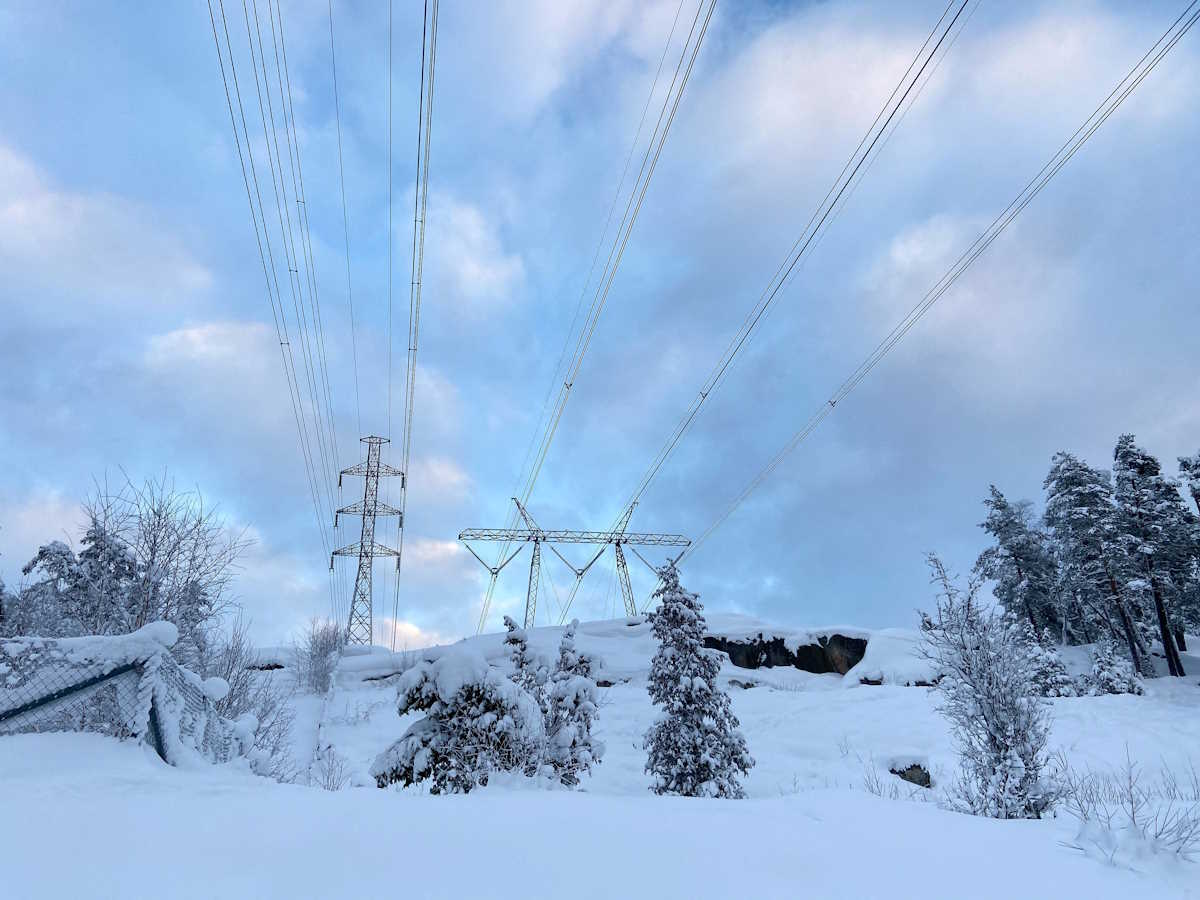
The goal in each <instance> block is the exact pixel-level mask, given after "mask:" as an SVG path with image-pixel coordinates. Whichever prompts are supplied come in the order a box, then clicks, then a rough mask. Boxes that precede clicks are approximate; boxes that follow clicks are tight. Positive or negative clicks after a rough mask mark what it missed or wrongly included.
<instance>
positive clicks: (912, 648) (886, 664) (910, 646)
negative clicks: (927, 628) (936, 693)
mask: <svg viewBox="0 0 1200 900" xmlns="http://www.w3.org/2000/svg"><path fill="white" fill-rule="evenodd" d="M920 642H921V634H920V632H918V631H913V630H912V629H909V628H884V629H881V630H880V631H875V632H872V633H871V637H870V640H868V641H867V652H866V653H864V654H863V658H862V659H861V660H860V661H859V663H858V665H856V666H855V667H854V668H852V669H851V670H850V671H849V672H847V673H846V678H845V681H844V684H845V685H846V686H847V687H853V686H855V685H858V684H861V683H862V682H863V680H864V679H866V680H867V681H879V682H882V683H883V684H899V685H905V684H909V685H915V684H917V683H918V682H922V683H925V684H930V683H931V682H932V681H933V679H934V677H935V674H936V673H934V671H933V667H932V666H931V665H930V663H929V661H928V660H926V659H924V658H922V656H921V655H920V653H919V652H918V649H919V647H920Z"/></svg>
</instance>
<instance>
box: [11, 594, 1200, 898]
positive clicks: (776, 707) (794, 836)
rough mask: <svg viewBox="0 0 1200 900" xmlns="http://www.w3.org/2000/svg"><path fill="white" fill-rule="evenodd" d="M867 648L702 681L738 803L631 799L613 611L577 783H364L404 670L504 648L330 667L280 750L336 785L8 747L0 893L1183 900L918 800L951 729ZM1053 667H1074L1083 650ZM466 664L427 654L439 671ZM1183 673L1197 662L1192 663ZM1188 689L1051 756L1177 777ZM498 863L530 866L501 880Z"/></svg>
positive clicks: (1053, 843) (898, 643) (1194, 711)
mask: <svg viewBox="0 0 1200 900" xmlns="http://www.w3.org/2000/svg"><path fill="white" fill-rule="evenodd" d="M710 618H711V619H713V620H717V621H718V622H719V623H720V624H721V625H722V626H724V625H726V624H727V622H728V620H725V621H724V622H722V621H721V620H722V619H724V617H720V616H712V617H710ZM562 630H563V629H561V628H543V629H531V630H530V631H529V632H528V637H529V644H530V647H531V649H533V650H534V651H536V652H538V653H541V654H544V655H545V656H547V657H548V658H553V655H554V653H555V652H556V650H557V647H558V644H559V641H560V639H561V636H562ZM821 630H822V629H814V631H821ZM770 631H771V632H772V633H776V634H778V633H781V631H787V632H788V633H791V634H794V635H798V634H801V633H804V632H805V630H804V629H784V630H781V629H770ZM838 631H839V633H844V632H842V631H841V630H840V629H838ZM859 631H861V629H860V630H859ZM869 634H870V636H871V637H870V639H871V640H872V641H875V642H877V643H876V648H875V655H872V647H871V644H870V643H868V656H867V658H864V660H863V662H862V663H860V668H861V667H867V668H869V669H870V670H871V671H872V672H878V673H881V674H883V675H884V676H885V678H884V681H885V683H884V684H883V685H881V686H872V685H862V684H859V682H858V678H857V677H856V674H857V673H856V671H852V672H851V673H849V674H848V675H847V676H845V677H844V678H843V677H841V676H838V675H832V674H830V675H813V674H810V673H807V672H802V671H799V670H796V669H791V668H775V669H756V670H747V669H740V668H737V667H735V666H733V665H731V664H730V663H729V662H728V660H727V659H723V660H722V665H721V670H720V673H719V675H718V684H719V685H720V686H721V687H722V688H724V689H726V690H728V691H729V693H730V695H731V698H732V702H733V707H734V712H735V713H736V714H737V716H738V718H739V719H740V720H741V727H742V731H743V732H744V734H745V735H746V740H747V744H748V746H749V749H750V752H751V754H752V755H753V756H754V757H755V759H756V760H757V765H756V766H755V768H754V769H753V770H752V771H751V773H750V775H749V776H748V777H747V778H746V779H745V788H746V793H747V795H748V797H749V799H747V800H742V801H721V800H701V799H681V798H672V797H655V796H653V795H652V794H651V793H650V792H649V790H648V785H649V783H650V779H649V776H648V775H646V774H645V772H644V771H643V766H644V764H645V752H644V751H643V750H642V749H641V740H642V735H643V733H644V732H645V730H646V728H647V727H648V725H649V724H650V723H651V722H652V721H653V719H654V716H655V710H654V708H653V707H652V706H651V704H650V701H649V697H648V696H647V694H646V675H647V670H648V667H649V661H650V658H651V656H652V655H653V652H654V649H655V642H654V640H653V638H652V636H651V635H650V633H649V626H648V625H646V624H645V623H640V622H637V621H634V622H632V624H630V623H629V622H627V621H626V620H623V619H622V620H615V621H606V622H588V623H583V624H581V625H580V627H579V630H578V633H577V638H576V644H577V647H578V649H579V650H580V651H581V652H584V653H588V654H592V655H593V656H595V657H598V664H597V669H596V677H597V680H605V681H611V682H612V683H613V686H612V687H611V688H608V689H601V691H600V709H599V712H598V714H597V719H596V722H595V726H594V733H595V734H596V736H597V737H598V738H600V739H601V740H603V741H604V743H605V744H606V746H607V752H606V753H605V755H604V758H603V761H602V762H601V763H600V764H599V765H598V766H596V767H595V769H594V772H593V775H592V776H591V777H587V778H585V779H584V780H583V783H582V785H581V789H580V790H577V791H566V790H544V789H539V788H536V787H534V786H533V785H532V784H531V783H530V782H529V781H528V780H527V779H524V778H520V777H516V778H497V779H495V780H494V782H493V784H492V785H490V786H489V787H488V788H486V789H480V790H477V791H474V792H472V793H471V794H470V795H468V796H465V797H463V796H451V797H430V796H427V795H426V794H425V793H424V792H422V791H421V790H420V789H407V790H403V791H399V790H394V789H389V790H379V789H377V788H376V787H374V781H373V780H372V779H371V778H370V775H369V772H368V768H369V766H370V764H371V762H372V760H373V759H374V758H375V757H376V756H377V755H378V754H379V753H380V752H381V751H382V750H384V749H385V748H386V747H388V746H389V745H390V744H391V743H392V742H394V741H395V740H396V739H397V738H399V737H400V736H401V735H402V734H403V733H404V732H405V730H406V729H407V728H408V727H409V726H410V725H411V724H412V723H413V722H415V721H417V720H418V719H419V718H420V717H421V716H422V715H423V714H421V713H416V714H413V715H410V716H405V717H403V718H401V717H399V716H398V715H397V713H396V688H397V683H398V682H400V681H401V680H402V675H401V673H402V672H404V671H407V670H408V669H410V668H412V665H413V663H415V662H416V661H417V660H418V659H427V660H430V661H432V662H434V663H435V664H436V662H437V661H438V660H440V659H441V658H443V657H445V656H454V657H457V658H459V659H460V660H461V659H464V658H471V659H473V660H474V661H473V662H472V663H471V665H473V666H476V665H478V664H479V660H480V659H488V660H491V661H493V662H494V663H496V664H502V662H503V660H504V659H505V658H506V655H507V654H506V650H505V648H504V645H503V635H502V634H492V635H484V636H481V637H478V638H472V639H470V640H468V641H466V642H460V643H459V644H456V645H453V648H454V650H455V651H466V652H465V653H459V652H454V653H451V648H433V649H431V650H421V651H414V652H410V653H408V654H391V653H387V652H382V651H379V650H374V651H372V652H363V653H360V654H356V655H353V656H347V657H344V658H343V659H342V660H341V662H340V664H339V666H338V670H337V672H336V673H335V676H334V684H333V687H332V688H331V690H330V692H329V693H328V694H327V695H325V696H321V697H318V696H314V695H311V694H297V695H296V697H295V699H294V707H295V710H296V713H297V724H296V728H295V731H294V735H293V738H294V740H295V742H296V758H297V760H298V761H302V763H303V767H306V766H307V764H308V762H309V761H311V759H312V757H313V753H314V751H315V750H316V749H317V747H318V746H320V747H330V748H332V749H333V750H334V751H335V752H336V753H338V754H339V755H340V756H341V757H343V758H344V759H345V760H346V761H347V764H348V766H349V769H350V772H351V775H352V777H351V785H352V786H351V787H347V788H346V789H344V790H341V791H338V792H327V791H323V790H320V789H318V788H315V787H307V786H303V785H279V784H275V783H273V782H270V781H268V780H266V779H263V778H257V777H254V776H253V775H251V774H249V773H248V772H246V771H244V767H241V768H239V767H236V766H203V767H198V768H194V769H192V768H189V769H173V768H171V767H168V766H166V765H165V764H163V763H162V762H161V761H160V760H158V759H157V757H155V756H154V754H153V753H152V751H149V750H147V749H146V748H144V747H141V746H139V745H137V744H135V743H132V742H126V743H120V742H117V741H114V740H112V739H109V738H103V737H100V736H98V735H90V734H43V735H22V736H16V737H6V738H0V796H3V797H4V806H5V811H6V813H7V815H5V816H4V817H2V818H0V872H2V873H3V875H2V876H0V879H2V880H0V895H3V896H13V897H73V896H90V897H117V896H131V895H137V894H138V893H140V892H141V891H142V890H143V888H144V886H145V885H146V884H158V885H169V891H168V892H169V893H170V894H171V895H172V896H179V897H200V896H203V897H212V896H254V897H263V898H274V897H278V898H296V897H310V896H353V895H359V894H362V895H366V896H374V895H384V894H388V895H390V894H392V893H396V892H397V891H399V892H403V893H404V894H406V895H411V896H419V897H462V896H487V897H508V896H513V897H529V896H547V895H558V894H563V895H568V894H569V895H570V896H572V897H581V898H587V897H612V896H619V895H626V896H650V895H654V896H659V897H663V898H671V897H710V896H712V897H723V896H745V895H758V896H790V895H794V894H810V893H811V894H817V895H820V894H824V895H829V896H853V897H864V898H870V897H881V898H882V897H888V898H892V897H908V896H920V897H922V898H928V900H938V898H961V897H968V896H969V897H980V898H991V897H995V898H1006V900H1008V898H1011V897H1014V896H1029V897H1044V896H1047V895H1049V894H1054V895H1057V896H1064V897H1065V896H1086V897H1089V900H1092V898H1095V900H1102V898H1109V897H1112V898H1121V900H1128V898H1130V897H1141V896H1154V897H1159V898H1184V897H1195V898H1200V864H1195V863H1186V862H1179V861H1176V860H1174V859H1171V858H1167V857H1164V856H1161V855H1160V856H1148V857H1142V858H1138V859H1137V861H1136V863H1135V864H1133V865H1132V867H1130V866H1114V865H1111V864H1109V863H1107V862H1106V861H1105V860H1104V859H1101V858H1099V857H1098V855H1091V856H1088V855H1084V854H1083V853H1081V852H1079V851H1077V850H1074V849H1071V848H1070V847H1069V846H1067V845H1068V844H1070V843H1072V842H1074V841H1075V840H1076V837H1077V835H1078V833H1079V830H1080V827H1079V825H1078V823H1077V822H1076V821H1075V820H1074V819H1073V818H1071V817H1070V816H1068V815H1065V814H1064V815H1061V816H1060V817H1058V818H1055V819H1048V820H1041V821H1008V822H1002V821H994V820H987V819H981V818H974V817H970V816H965V815H961V814H958V813H952V812H948V811H946V810H944V809H941V808H939V807H938V806H937V805H936V803H933V802H921V799H924V798H926V797H929V796H930V794H931V793H936V792H937V791H938V790H939V788H940V786H941V785H944V784H945V783H947V782H948V781H949V779H950V778H952V777H953V775H954V771H955V764H956V763H955V756H954V748H953V744H952V742H951V738H950V734H949V732H948V730H947V726H946V724H945V722H944V721H943V720H942V719H941V717H940V716H938V714H937V713H936V712H935V710H934V703H935V699H936V698H935V697H934V696H933V695H932V694H931V692H930V691H929V690H928V689H926V688H920V687H903V686H901V683H902V682H903V681H909V680H913V679H911V678H910V677H909V675H911V674H912V673H914V672H916V671H917V666H918V662H919V661H918V660H916V659H915V657H912V656H911V655H908V654H906V652H905V651H904V649H903V648H904V647H905V646H906V639H905V637H904V634H905V633H903V632H899V633H896V634H892V635H891V639H889V632H875V631H872V632H869ZM910 634H911V633H910ZM881 637H882V638H884V641H883V643H878V641H879V640H880V638H881ZM1196 645H1197V646H1200V640H1197V644H1196ZM907 646H909V647H910V648H911V646H912V642H911V641H908V642H907ZM1065 655H1066V656H1067V657H1068V664H1069V665H1072V668H1075V667H1077V666H1080V665H1082V664H1083V662H1084V657H1086V653H1085V652H1081V653H1079V654H1073V653H1068V654H1065ZM1072 656H1079V657H1080V658H1079V659H1078V660H1075V659H1072V658H1070V657H1072ZM279 658H280V660H281V661H282V662H283V663H284V664H285V665H288V666H289V668H288V669H283V670H280V671H279V672H277V673H271V674H272V677H277V676H280V677H290V671H291V670H290V664H291V660H290V657H289V656H288V655H287V653H286V652H284V653H281V654H280V655H279ZM459 664H460V663H454V664H453V665H452V664H450V663H446V664H445V666H444V668H445V671H446V673H447V677H449V676H450V671H451V669H452V668H454V666H457V665H459ZM1184 664H1185V666H1187V667H1188V671H1189V672H1200V656H1194V655H1185V656H1184ZM909 667H911V668H909ZM864 671H865V670H864ZM364 679H370V680H364ZM731 680H733V681H737V682H739V683H741V684H747V685H751V687H749V688H748V689H743V688H741V687H737V686H731ZM1196 682H1197V678H1196V676H1195V675H1192V676H1190V677H1188V678H1186V679H1152V680H1149V681H1147V683H1146V694H1145V696H1142V697H1135V696H1104V697H1077V698H1076V697H1073V698H1057V699H1054V700H1053V701H1052V706H1053V713H1054V721H1053V724H1052V727H1051V737H1050V747H1051V749H1052V750H1060V749H1061V750H1063V751H1064V752H1066V753H1067V754H1069V756H1070V757H1071V759H1072V761H1073V762H1074V763H1076V764H1078V765H1079V766H1080V768H1092V769H1107V770H1113V769H1116V768H1118V767H1119V766H1120V765H1122V764H1123V762H1124V760H1125V756H1126V753H1127V752H1128V754H1129V755H1130V757H1132V758H1133V759H1134V760H1136V761H1139V762H1141V763H1142V764H1144V765H1145V766H1146V767H1147V768H1148V769H1155V770H1156V769H1157V768H1158V767H1159V766H1160V765H1162V766H1166V767H1168V768H1170V769H1171V770H1172V771H1174V772H1177V773H1180V775H1181V776H1185V777H1186V772H1187V770H1188V767H1189V765H1191V764H1196V765H1197V767H1198V768H1200V758H1198V757H1200V750H1197V749H1196V748H1200V689H1198V688H1197V684H1196ZM843 687H845V688H846V689H842V688H843ZM912 762H918V763H920V764H921V765H923V766H925V767H926V768H927V770H928V771H929V772H930V774H931V776H932V779H933V782H934V788H933V790H932V792H927V791H924V790H922V789H920V788H916V787H910V786H909V785H907V784H904V783H903V782H899V781H898V779H896V778H895V776H893V775H890V774H889V773H888V769H889V768H893V767H894V768H903V767H904V766H906V765H908V764H909V763H912ZM871 775H874V776H877V777H878V778H880V779H882V780H883V783H884V784H885V785H892V784H898V785H900V786H901V788H903V790H902V791H901V793H900V797H901V799H885V798H880V797H876V796H873V795H872V794H871V793H869V792H868V791H867V790H865V789H864V788H865V787H866V785H867V782H868V780H869V776H871ZM353 785H359V786H357V787H355V786H353ZM910 794H912V795H914V796H915V797H917V798H921V799H908V798H909V796H910ZM98 825H100V826H101V827H97V826H98ZM64 848H70V857H71V865H69V866H64V865H62V864H61V861H62V854H63V852H64ZM1005 861H1014V864H1005ZM464 863H468V864H464ZM514 867H515V868H517V869H518V870H519V871H522V872H525V873H528V874H527V875H525V876H523V877H512V876H511V875H509V874H507V873H510V872H512V871H513V869H514Z"/></svg>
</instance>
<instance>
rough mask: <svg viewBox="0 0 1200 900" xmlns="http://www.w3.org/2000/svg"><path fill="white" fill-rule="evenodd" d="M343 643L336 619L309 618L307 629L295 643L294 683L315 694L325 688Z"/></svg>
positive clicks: (330, 679) (329, 683)
mask: <svg viewBox="0 0 1200 900" xmlns="http://www.w3.org/2000/svg"><path fill="white" fill-rule="evenodd" d="M343 643H344V642H343V638H342V630H341V629H340V628H339V627H338V626H337V623H335V622H329V621H323V620H321V619H312V620H310V621H309V623H308V630H307V631H305V633H304V634H303V635H302V636H301V638H300V640H299V641H298V642H297V643H296V645H295V650H296V682H297V684H300V685H302V686H303V687H304V688H305V689H306V690H309V691H312V692H313V693H314V694H324V693H325V692H326V691H328V690H329V687H330V685H331V684H332V683H333V670H334V668H335V667H336V665H337V657H338V653H340V652H341V649H342V644H343Z"/></svg>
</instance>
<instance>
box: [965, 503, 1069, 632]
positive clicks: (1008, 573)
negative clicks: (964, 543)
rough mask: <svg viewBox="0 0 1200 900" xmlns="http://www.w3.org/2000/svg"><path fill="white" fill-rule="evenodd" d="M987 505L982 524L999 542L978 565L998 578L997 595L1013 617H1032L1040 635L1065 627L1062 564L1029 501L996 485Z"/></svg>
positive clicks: (989, 576)
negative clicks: (1058, 594) (1058, 589)
mask: <svg viewBox="0 0 1200 900" xmlns="http://www.w3.org/2000/svg"><path fill="white" fill-rule="evenodd" d="M983 503H984V506H986V507H987V509H988V514H987V518H986V519H985V520H984V521H983V522H982V523H980V526H979V527H980V528H982V529H984V530H985V531H986V532H987V533H988V534H990V535H991V536H992V538H993V539H994V540H995V541H996V543H995V544H994V545H993V546H991V547H989V548H988V549H986V550H985V551H984V552H983V553H982V554H981V555H980V557H979V560H978V561H977V562H976V566H977V567H978V569H979V570H980V572H981V573H982V574H983V575H984V577H986V578H994V579H995V580H996V587H995V589H994V593H995V595H996V599H997V600H999V601H1000V603H1001V605H1002V606H1003V607H1004V608H1005V609H1006V610H1008V611H1009V612H1010V613H1011V614H1012V615H1013V616H1019V617H1021V618H1023V619H1025V620H1027V621H1028V622H1029V626H1030V627H1031V628H1032V629H1033V631H1034V633H1035V634H1036V633H1039V632H1041V631H1042V629H1044V628H1054V629H1055V630H1056V631H1057V630H1061V628H1062V624H1061V617H1060V614H1059V611H1058V610H1057V609H1056V608H1055V591H1054V586H1055V582H1056V580H1057V576H1058V567H1057V565H1056V564H1055V560H1054V555H1053V553H1052V552H1051V550H1050V547H1049V539H1048V537H1047V535H1046V534H1044V533H1043V532H1042V531H1041V530H1040V529H1039V528H1038V527H1037V526H1036V524H1035V523H1034V518H1033V514H1032V512H1031V511H1030V510H1031V505H1030V503H1029V502H1028V501H1026V500H1022V501H1020V502H1017V503H1010V502H1009V501H1008V499H1007V498H1006V497H1005V496H1004V495H1003V494H1002V493H1000V491H999V489H997V487H996V486H995V485H992V486H991V490H990V495H989V496H988V498H987V499H986V500H984V501H983Z"/></svg>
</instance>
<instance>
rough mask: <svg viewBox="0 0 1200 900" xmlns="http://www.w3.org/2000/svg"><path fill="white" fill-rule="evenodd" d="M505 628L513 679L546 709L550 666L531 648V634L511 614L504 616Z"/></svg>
mask: <svg viewBox="0 0 1200 900" xmlns="http://www.w3.org/2000/svg"><path fill="white" fill-rule="evenodd" d="M504 628H505V630H506V631H507V632H508V633H507V634H505V635H504V646H505V647H507V648H508V658H509V660H510V661H511V662H512V676H511V677H512V680H513V681H514V682H515V683H516V684H517V686H518V687H520V688H521V689H522V690H524V691H526V692H528V694H529V695H530V696H531V697H533V698H534V699H535V700H537V701H538V706H540V707H542V708H543V709H545V706H546V701H545V693H546V681H547V680H548V679H549V677H550V667H549V666H548V665H547V664H546V661H545V660H544V659H542V658H541V657H540V656H538V655H536V654H534V653H533V651H531V650H530V649H529V636H528V635H527V634H526V633H525V629H524V628H518V627H517V623H516V622H514V621H513V620H512V618H511V617H510V616H505V617H504Z"/></svg>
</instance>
